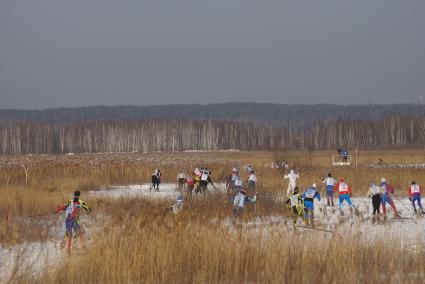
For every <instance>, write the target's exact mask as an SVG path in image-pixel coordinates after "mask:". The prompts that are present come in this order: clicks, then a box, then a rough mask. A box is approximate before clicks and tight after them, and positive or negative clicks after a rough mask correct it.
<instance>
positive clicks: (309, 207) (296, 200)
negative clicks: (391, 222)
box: [284, 170, 425, 224]
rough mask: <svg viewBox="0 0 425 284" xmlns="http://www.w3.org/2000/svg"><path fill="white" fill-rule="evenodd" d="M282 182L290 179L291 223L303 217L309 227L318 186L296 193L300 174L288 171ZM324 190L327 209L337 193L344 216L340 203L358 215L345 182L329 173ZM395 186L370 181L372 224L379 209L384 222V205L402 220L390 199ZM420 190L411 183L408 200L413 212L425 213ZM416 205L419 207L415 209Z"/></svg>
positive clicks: (383, 179)
mask: <svg viewBox="0 0 425 284" xmlns="http://www.w3.org/2000/svg"><path fill="white" fill-rule="evenodd" d="M284 179H289V183H288V188H287V199H286V203H287V204H288V206H289V209H290V211H291V213H292V216H293V218H294V223H296V222H297V220H298V218H301V217H303V218H304V219H305V220H306V221H307V223H308V224H311V223H312V220H313V219H314V202H313V201H314V199H317V200H318V201H320V200H321V196H320V193H319V191H318V190H317V185H316V184H315V183H313V184H312V185H311V186H310V187H309V188H307V189H306V191H305V192H304V193H300V192H299V188H298V187H297V181H298V179H299V174H298V173H297V172H295V171H294V170H291V171H290V172H289V173H288V174H286V175H285V176H284ZM322 183H323V184H324V186H325V188H326V190H325V192H326V201H327V206H335V202H334V193H335V192H338V194H339V195H338V198H339V204H338V206H339V209H340V212H341V214H342V215H343V214H344V212H343V204H344V202H346V203H347V204H348V205H349V206H350V210H351V211H352V210H354V212H355V213H356V214H361V213H360V211H359V210H358V208H357V207H355V206H354V205H353V202H352V200H351V196H352V189H351V187H350V186H349V185H348V184H347V183H346V182H345V181H344V179H342V178H341V179H340V180H339V181H337V180H335V179H334V178H333V177H332V174H331V173H329V174H328V175H327V177H325V178H324V179H323V180H322ZM394 191H395V189H394V186H393V185H391V184H390V183H388V182H387V181H386V179H385V178H382V179H381V183H380V184H379V185H377V184H376V183H375V182H372V183H371V185H370V188H369V191H368V197H371V198H372V207H373V219H372V220H373V221H377V220H378V219H379V216H380V215H381V214H380V208H381V207H382V213H383V220H386V219H387V207H386V206H387V204H388V205H389V206H390V207H391V208H392V211H393V214H394V218H402V217H401V216H400V214H399V211H398V210H397V208H396V206H395V203H394V200H393V196H394ZM422 191H423V189H422V187H420V186H419V185H418V184H417V183H416V182H414V181H413V182H412V183H411V185H410V186H409V188H408V190H407V193H408V196H409V199H410V201H411V203H412V206H413V210H414V212H415V213H419V211H418V210H420V213H423V214H425V211H424V209H423V207H422V204H421V193H422ZM416 206H418V208H417V207H416Z"/></svg>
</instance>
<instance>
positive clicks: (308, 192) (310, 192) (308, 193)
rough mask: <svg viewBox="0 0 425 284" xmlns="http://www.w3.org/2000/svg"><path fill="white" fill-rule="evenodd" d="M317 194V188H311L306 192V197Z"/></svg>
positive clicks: (312, 196)
mask: <svg viewBox="0 0 425 284" xmlns="http://www.w3.org/2000/svg"><path fill="white" fill-rule="evenodd" d="M315 194H316V191H315V190H312V189H309V190H307V192H306V193H305V197H306V198H314V195H315Z"/></svg>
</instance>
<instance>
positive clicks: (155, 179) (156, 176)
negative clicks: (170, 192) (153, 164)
mask: <svg viewBox="0 0 425 284" xmlns="http://www.w3.org/2000/svg"><path fill="white" fill-rule="evenodd" d="M160 183H161V171H160V170H158V169H156V170H155V171H154V172H153V173H152V188H153V189H154V190H155V191H159V184H160Z"/></svg>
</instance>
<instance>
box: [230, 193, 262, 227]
mask: <svg viewBox="0 0 425 284" xmlns="http://www.w3.org/2000/svg"><path fill="white" fill-rule="evenodd" d="M247 202H252V203H255V202H256V196H254V198H252V199H251V198H249V197H248V196H246V191H245V190H244V189H242V190H241V191H240V192H239V193H238V194H236V196H235V198H234V200H233V210H232V213H233V218H232V223H233V225H236V220H237V219H238V218H239V217H241V216H242V214H243V211H244V210H245V205H246V203H247Z"/></svg>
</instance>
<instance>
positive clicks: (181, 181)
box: [176, 172, 187, 192]
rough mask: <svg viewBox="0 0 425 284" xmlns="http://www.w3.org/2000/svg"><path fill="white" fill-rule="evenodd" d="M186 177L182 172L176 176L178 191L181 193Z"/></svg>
mask: <svg viewBox="0 0 425 284" xmlns="http://www.w3.org/2000/svg"><path fill="white" fill-rule="evenodd" d="M186 178H187V177H186V175H185V174H184V173H183V172H180V173H179V174H178V175H177V178H176V179H177V182H178V184H179V191H180V192H181V191H182V190H183V188H184V184H185V183H186Z"/></svg>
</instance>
